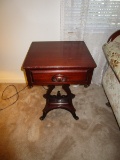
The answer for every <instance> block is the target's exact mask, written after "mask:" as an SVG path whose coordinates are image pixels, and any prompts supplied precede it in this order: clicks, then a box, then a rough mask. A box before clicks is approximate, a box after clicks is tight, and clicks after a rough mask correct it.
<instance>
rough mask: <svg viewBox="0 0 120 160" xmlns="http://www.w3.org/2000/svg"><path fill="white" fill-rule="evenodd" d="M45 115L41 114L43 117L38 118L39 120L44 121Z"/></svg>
mask: <svg viewBox="0 0 120 160" xmlns="http://www.w3.org/2000/svg"><path fill="white" fill-rule="evenodd" d="M46 115H47V114H45V113H43V115H42V116H41V117H40V120H41V121H42V120H44V119H45V117H46Z"/></svg>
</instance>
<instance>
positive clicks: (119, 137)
mask: <svg viewBox="0 0 120 160" xmlns="http://www.w3.org/2000/svg"><path fill="white" fill-rule="evenodd" d="M7 85H8V84H0V96H1V94H2V92H3V90H4V89H5V87H6V86H7ZM15 86H16V87H17V89H18V90H20V89H22V88H23V87H24V86H25V84H15ZM57 89H60V87H58V88H57ZM71 90H72V92H73V93H74V94H76V97H75V98H74V99H73V103H74V106H75V108H76V110H77V111H76V114H77V115H78V116H79V120H78V121H76V120H74V119H73V117H72V115H71V114H70V113H69V112H68V111H66V110H62V109H57V110H53V111H51V112H49V113H48V115H47V117H46V118H45V120H43V121H41V120H39V117H40V116H41V115H42V109H43V108H44V105H45V99H44V98H43V96H42V95H43V94H44V93H46V90H44V89H43V88H42V87H39V86H38V87H33V88H31V89H28V88H26V89H25V90H23V91H22V92H20V94H19V100H18V101H17V102H16V103H15V104H14V105H12V106H10V107H8V108H7V109H5V110H2V111H0V160H119V159H120V130H119V127H118V125H117V122H116V120H115V117H114V115H113V112H112V110H111V108H108V107H107V106H106V105H105V103H106V102H107V98H106V97H105V94H104V91H103V89H102V87H99V86H96V85H91V86H90V87H88V88H87V89H86V88H84V87H83V86H78V87H77V88H75V87H73V86H71ZM54 92H56V91H54ZM14 93H15V90H14V88H12V87H10V88H8V89H7V90H6V91H5V92H4V96H5V97H9V96H11V95H12V94H14ZM15 98H16V97H13V98H12V99H10V100H7V101H3V100H0V108H4V107H6V106H7V105H9V104H11V103H13V102H14V101H15Z"/></svg>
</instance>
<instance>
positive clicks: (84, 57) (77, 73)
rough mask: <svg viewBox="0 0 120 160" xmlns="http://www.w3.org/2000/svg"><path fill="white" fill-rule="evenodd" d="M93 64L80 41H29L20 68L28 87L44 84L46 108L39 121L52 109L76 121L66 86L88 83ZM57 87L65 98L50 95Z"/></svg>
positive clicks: (87, 51)
mask: <svg viewBox="0 0 120 160" xmlns="http://www.w3.org/2000/svg"><path fill="white" fill-rule="evenodd" d="M95 67H96V64H95V62H94V60H93V58H92V56H91V54H90V52H89V50H88V48H87V46H86V44H85V43H84V41H54V42H53V41H49V42H32V44H31V46H30V48H29V51H28V53H27V55H26V58H25V60H24V63H23V66H22V68H23V69H24V71H25V74H26V77H27V81H28V85H29V87H32V86H33V85H47V86H48V90H47V93H46V94H45V95H44V96H43V97H44V98H45V99H46V105H45V108H44V109H43V115H42V116H41V117H40V119H41V120H43V119H44V118H45V117H46V115H47V113H48V112H49V111H51V110H53V109H59V108H62V109H66V110H68V111H69V112H70V113H71V114H72V116H73V117H74V118H75V119H76V120H77V119H79V117H78V116H76V113H75V111H76V110H75V108H74V106H73V104H72V99H73V98H74V97H75V95H74V94H72V93H71V91H70V88H69V86H70V84H81V85H84V86H85V87H87V86H89V85H90V83H91V78H92V74H93V70H94V68H95ZM57 85H61V86H62V88H63V89H64V90H65V92H66V93H67V95H61V93H60V91H58V92H57V95H51V92H52V90H53V89H54V88H55V86H57Z"/></svg>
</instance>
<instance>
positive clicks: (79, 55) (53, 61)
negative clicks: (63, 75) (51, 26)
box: [23, 41, 96, 69]
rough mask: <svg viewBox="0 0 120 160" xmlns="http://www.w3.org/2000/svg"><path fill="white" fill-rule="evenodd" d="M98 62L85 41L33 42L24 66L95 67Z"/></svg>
mask: <svg viewBox="0 0 120 160" xmlns="http://www.w3.org/2000/svg"><path fill="white" fill-rule="evenodd" d="M95 67H96V64H95V63H94V60H93V58H92V56H91V54H90V52H89V50H88V48H87V46H86V44H85V43H84V42H83V41H70V42H64V41H57V42H33V43H32V44H31V46H30V48H29V51H28V54H27V56H26V59H25V61H24V64H23V68H25V69H26V68H32V69H36V68H38V69H55V68H56V69H63V68H64V69H66V68H95Z"/></svg>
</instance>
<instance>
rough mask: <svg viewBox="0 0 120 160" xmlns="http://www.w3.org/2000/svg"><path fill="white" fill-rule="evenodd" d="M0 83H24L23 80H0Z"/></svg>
mask: <svg viewBox="0 0 120 160" xmlns="http://www.w3.org/2000/svg"><path fill="white" fill-rule="evenodd" d="M0 83H26V81H25V79H23V78H21V79H13V78H9V79H8V78H0Z"/></svg>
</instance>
